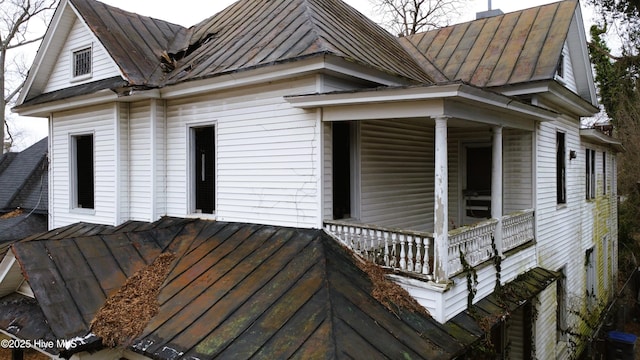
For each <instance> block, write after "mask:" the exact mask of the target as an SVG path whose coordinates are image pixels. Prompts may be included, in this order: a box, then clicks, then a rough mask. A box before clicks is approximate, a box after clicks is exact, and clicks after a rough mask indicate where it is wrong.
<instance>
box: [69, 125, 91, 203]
mask: <svg viewBox="0 0 640 360" xmlns="http://www.w3.org/2000/svg"><path fill="white" fill-rule="evenodd" d="M72 144H73V149H72V163H73V174H74V177H73V188H74V190H75V191H74V194H73V195H74V200H75V201H74V207H75V208H82V209H93V208H94V172H93V135H91V134H90V135H76V136H73V137H72Z"/></svg>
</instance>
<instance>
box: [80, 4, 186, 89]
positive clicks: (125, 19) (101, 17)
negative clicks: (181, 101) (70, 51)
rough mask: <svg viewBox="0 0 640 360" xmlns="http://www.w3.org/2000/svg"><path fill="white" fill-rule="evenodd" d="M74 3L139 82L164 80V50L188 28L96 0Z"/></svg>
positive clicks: (127, 72)
mask: <svg viewBox="0 0 640 360" xmlns="http://www.w3.org/2000/svg"><path fill="white" fill-rule="evenodd" d="M71 3H72V4H73V6H74V7H75V8H76V10H78V12H79V13H80V15H81V16H82V18H83V20H84V21H85V22H86V24H87V25H88V26H89V28H91V30H92V31H93V32H94V33H95V34H96V36H97V38H98V40H100V42H101V43H102V45H104V47H105V49H106V50H107V52H108V53H109V55H111V57H112V58H113V59H114V60H115V62H116V64H117V65H118V66H119V67H120V69H121V70H122V72H123V73H124V75H125V77H126V78H127V80H128V81H129V82H131V83H132V84H136V85H145V84H153V83H157V82H158V81H160V80H161V79H160V76H162V73H161V72H160V71H158V69H159V67H160V58H161V55H162V52H163V51H164V50H166V49H167V48H168V47H169V45H170V44H171V42H172V41H173V39H174V37H175V36H176V34H177V33H179V32H180V31H184V28H183V27H182V26H179V25H175V24H171V23H169V22H166V21H162V20H158V19H153V18H150V17H146V16H140V15H138V14H134V13H130V12H127V11H124V10H121V9H118V8H115V7H111V6H108V5H105V4H103V3H101V2H98V1H92V0H71Z"/></svg>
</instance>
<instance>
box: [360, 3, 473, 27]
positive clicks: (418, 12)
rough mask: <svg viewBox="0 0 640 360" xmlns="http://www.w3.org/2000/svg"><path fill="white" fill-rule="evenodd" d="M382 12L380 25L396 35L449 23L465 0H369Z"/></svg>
mask: <svg viewBox="0 0 640 360" xmlns="http://www.w3.org/2000/svg"><path fill="white" fill-rule="evenodd" d="M370 1H371V3H372V4H373V5H374V9H375V11H376V12H378V13H380V14H383V15H382V16H383V17H382V25H383V26H384V27H385V28H387V30H389V31H391V32H392V33H394V34H396V35H398V36H407V35H413V34H416V33H418V32H421V31H427V30H431V29H434V28H439V27H443V26H447V25H449V22H450V21H451V20H452V19H453V18H456V17H458V16H460V15H461V13H462V9H463V8H464V7H465V4H466V3H467V1H466V0H370Z"/></svg>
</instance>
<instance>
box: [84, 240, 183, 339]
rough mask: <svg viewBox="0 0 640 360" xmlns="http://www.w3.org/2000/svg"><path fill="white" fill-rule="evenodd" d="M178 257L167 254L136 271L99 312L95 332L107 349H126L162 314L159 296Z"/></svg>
mask: <svg viewBox="0 0 640 360" xmlns="http://www.w3.org/2000/svg"><path fill="white" fill-rule="evenodd" d="M174 258H175V254H172V253H164V254H161V255H160V256H158V257H157V258H156V260H155V261H154V262H153V263H152V264H150V265H148V266H147V267H145V268H143V269H141V270H139V271H138V272H136V273H135V274H134V275H133V276H132V277H130V278H129V279H127V282H126V283H125V284H124V285H123V286H122V287H121V288H120V289H119V290H118V291H117V292H116V293H115V294H113V295H111V296H110V297H109V298H108V299H107V301H106V302H105V304H104V305H103V306H102V308H100V310H98V312H97V313H96V316H95V317H94V319H93V321H91V331H92V332H93V333H94V334H95V335H96V336H98V337H100V338H102V344H103V345H104V346H107V347H126V346H128V345H129V344H130V343H131V341H133V340H134V339H135V338H136V337H137V336H138V335H140V334H141V333H142V331H143V330H144V328H145V327H146V325H147V323H148V322H149V321H150V320H151V318H153V317H154V316H155V315H156V314H157V313H158V307H159V304H158V293H159V292H160V286H161V285H162V283H163V282H164V280H165V279H166V277H167V275H168V273H169V270H170V266H171V263H172V262H173V259H174Z"/></svg>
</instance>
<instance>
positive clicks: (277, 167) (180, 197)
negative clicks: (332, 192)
mask: <svg viewBox="0 0 640 360" xmlns="http://www.w3.org/2000/svg"><path fill="white" fill-rule="evenodd" d="M315 86H316V84H315V80H314V79H313V78H308V79H302V80H290V81H287V82H280V83H275V84H270V85H265V86H256V87H252V88H251V89H239V90H235V91H227V92H225V93H224V94H211V95H207V96H201V97H197V98H189V99H184V100H176V101H171V102H168V104H167V143H166V144H167V153H166V156H167V161H166V166H167V170H166V171H167V177H166V179H167V180H166V181H167V183H166V188H167V194H166V196H167V214H168V215H170V216H186V215H188V214H189V209H188V198H189V194H188V187H189V186H188V181H187V179H188V173H187V172H188V156H187V153H188V137H189V136H188V129H189V127H191V126H198V125H203V124H215V125H216V137H217V144H216V151H217V153H216V157H217V169H216V178H217V191H216V197H217V201H216V208H217V209H216V216H217V218H218V219H219V220H224V221H245V222H255V223H264V224H277V225H283V226H287V225H288V226H299V227H319V226H320V225H321V223H320V222H321V217H320V206H321V205H320V204H321V201H320V188H319V184H320V182H319V179H320V177H321V164H320V159H321V154H320V151H321V150H320V149H321V148H322V147H321V141H322V137H321V131H320V126H319V122H318V121H319V119H318V117H317V113H316V112H315V111H303V110H300V109H294V108H292V107H291V106H290V105H289V104H288V103H287V102H285V101H284V99H283V96H285V95H290V94H299V93H311V92H314V91H315V90H316V87H315Z"/></svg>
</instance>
